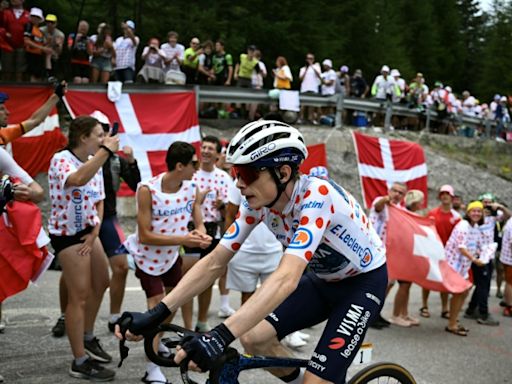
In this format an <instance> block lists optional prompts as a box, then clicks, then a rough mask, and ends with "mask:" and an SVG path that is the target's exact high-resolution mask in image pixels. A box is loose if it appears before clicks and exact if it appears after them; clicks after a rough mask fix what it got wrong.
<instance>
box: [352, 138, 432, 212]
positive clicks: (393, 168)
mask: <svg viewBox="0 0 512 384" xmlns="http://www.w3.org/2000/svg"><path fill="white" fill-rule="evenodd" d="M353 138H354V147H355V149H356V154H357V166H358V169H359V177H360V179H361V190H362V194H363V198H364V204H365V206H366V208H369V207H370V206H371V204H372V202H373V200H374V199H375V198H377V197H379V196H385V195H387V194H388V190H389V188H390V187H391V185H392V184H393V183H394V182H401V183H405V184H406V185H407V188H408V189H419V190H420V191H422V192H423V193H424V194H425V200H424V204H426V202H427V201H428V199H427V163H426V162H425V153H424V152H423V148H422V147H421V146H420V145H419V144H416V143H411V142H409V141H401V140H389V139H385V138H382V137H380V138H379V137H373V136H367V135H363V134H362V133H359V132H353ZM425 206H426V205H425Z"/></svg>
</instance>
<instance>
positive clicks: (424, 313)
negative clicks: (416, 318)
mask: <svg viewBox="0 0 512 384" xmlns="http://www.w3.org/2000/svg"><path fill="white" fill-rule="evenodd" d="M420 316H421V317H430V312H429V311H428V308H427V307H421V308H420Z"/></svg>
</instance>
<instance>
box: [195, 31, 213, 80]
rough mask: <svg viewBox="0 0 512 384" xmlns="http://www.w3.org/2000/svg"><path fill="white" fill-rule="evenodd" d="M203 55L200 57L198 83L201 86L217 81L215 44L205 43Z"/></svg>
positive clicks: (207, 41) (208, 41)
mask: <svg viewBox="0 0 512 384" xmlns="http://www.w3.org/2000/svg"><path fill="white" fill-rule="evenodd" d="M202 51H203V52H202V53H201V54H200V55H199V65H198V67H197V71H198V82H199V84H201V85H207V84H212V83H213V82H214V81H215V71H214V69H213V42H212V41H211V40H206V41H205V42H204V43H203V47H202Z"/></svg>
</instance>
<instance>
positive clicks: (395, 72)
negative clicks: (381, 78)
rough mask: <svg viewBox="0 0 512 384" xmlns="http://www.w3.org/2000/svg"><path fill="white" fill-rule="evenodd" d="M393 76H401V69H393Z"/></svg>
mask: <svg viewBox="0 0 512 384" xmlns="http://www.w3.org/2000/svg"><path fill="white" fill-rule="evenodd" d="M391 76H393V77H395V76H400V71H399V70H398V69H392V70H391Z"/></svg>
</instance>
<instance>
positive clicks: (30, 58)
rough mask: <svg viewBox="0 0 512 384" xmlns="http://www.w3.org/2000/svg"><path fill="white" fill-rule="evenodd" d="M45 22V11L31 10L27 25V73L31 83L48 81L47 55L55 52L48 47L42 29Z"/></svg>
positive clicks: (25, 36)
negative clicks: (41, 26)
mask: <svg viewBox="0 0 512 384" xmlns="http://www.w3.org/2000/svg"><path fill="white" fill-rule="evenodd" d="M43 20H44V17H43V11H42V10H41V9H40V8H32V9H31V10H30V22H29V23H27V24H25V34H24V42H25V51H26V52H25V56H26V58H27V73H28V74H29V75H30V81H31V82H37V81H43V79H46V78H47V77H48V76H47V72H46V63H45V58H46V55H51V54H53V50H52V49H51V48H50V47H47V46H46V43H47V42H46V39H45V37H44V34H43V32H42V31H41V29H40V27H39V26H40V25H41V24H42V22H43Z"/></svg>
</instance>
